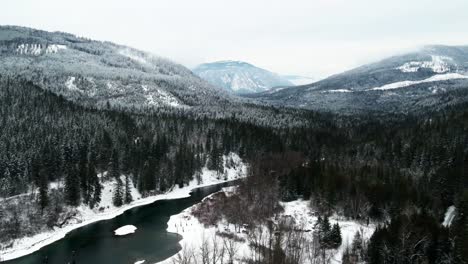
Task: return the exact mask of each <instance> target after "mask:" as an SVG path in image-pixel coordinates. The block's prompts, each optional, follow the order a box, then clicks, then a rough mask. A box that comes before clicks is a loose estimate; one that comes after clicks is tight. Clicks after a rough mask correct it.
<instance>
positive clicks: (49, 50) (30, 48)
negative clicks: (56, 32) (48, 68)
mask: <svg viewBox="0 0 468 264" xmlns="http://www.w3.org/2000/svg"><path fill="white" fill-rule="evenodd" d="M64 49H67V46H65V45H58V44H51V45H47V46H46V45H42V44H29V43H23V44H20V45H18V47H17V48H16V53H18V54H20V55H33V56H39V55H41V54H44V52H45V54H53V53H57V52H59V50H64Z"/></svg>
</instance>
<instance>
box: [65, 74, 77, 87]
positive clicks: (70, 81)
mask: <svg viewBox="0 0 468 264" xmlns="http://www.w3.org/2000/svg"><path fill="white" fill-rule="evenodd" d="M75 79H76V78H75V77H73V76H71V77H68V79H67V81H66V82H65V86H66V87H67V88H68V89H69V90H75V91H76V90H79V89H78V87H77V86H76V84H75Z"/></svg>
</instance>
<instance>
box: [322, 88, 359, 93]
mask: <svg viewBox="0 0 468 264" xmlns="http://www.w3.org/2000/svg"><path fill="white" fill-rule="evenodd" d="M351 92H353V91H351V90H348V89H336V90H328V91H323V92H322V93H351Z"/></svg>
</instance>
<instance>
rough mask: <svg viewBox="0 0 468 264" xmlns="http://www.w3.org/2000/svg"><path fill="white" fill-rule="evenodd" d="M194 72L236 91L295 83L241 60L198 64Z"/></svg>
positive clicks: (250, 91) (249, 90)
mask: <svg viewBox="0 0 468 264" xmlns="http://www.w3.org/2000/svg"><path fill="white" fill-rule="evenodd" d="M193 72H194V73H195V74H197V75H198V76H200V77H201V78H203V79H205V80H207V81H208V82H210V83H211V84H213V85H215V86H218V87H221V88H224V89H226V90H227V91H231V92H234V93H244V94H245V93H255V92H263V91H266V90H269V89H271V88H273V87H276V86H293V85H294V84H293V83H292V82H290V81H288V80H287V79H285V78H282V77H281V76H279V75H278V74H275V73H272V72H270V71H267V70H265V69H261V68H258V67H255V66H254V65H252V64H249V63H246V62H240V61H219V62H213V63H206V64H201V65H199V66H197V67H196V68H195V69H193Z"/></svg>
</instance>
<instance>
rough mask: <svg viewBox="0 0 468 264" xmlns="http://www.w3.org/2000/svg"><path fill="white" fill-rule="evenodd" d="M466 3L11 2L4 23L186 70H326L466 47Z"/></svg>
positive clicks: (322, 0)
mask: <svg viewBox="0 0 468 264" xmlns="http://www.w3.org/2000/svg"><path fill="white" fill-rule="evenodd" d="M466 10H468V1H465V0H447V1H431V0H413V1H403V0H395V1H375V0H353V1H349V0H289V1H284V0H255V1H252V0H237V1H219V0H198V1H188V0H185V1H184V0H171V1H167V0H156V1H155V0H139V1H122V0H112V1H111V0H103V1H92V0H82V1H80V2H76V1H75V2H73V4H71V3H70V1H63V0H44V1H34V0H15V1H8V2H5V3H2V10H1V11H0V23H2V24H15V25H24V26H31V27H35V28H41V29H46V30H60V31H67V32H71V33H75V34H78V35H82V36H87V37H91V38H95V39H100V40H111V41H114V42H118V43H122V44H128V45H131V46H134V47H136V48H140V49H144V50H148V51H152V52H155V53H157V54H159V55H162V56H164V57H168V58H171V59H173V60H176V61H178V62H180V63H183V64H185V65H188V66H194V65H195V64H197V63H201V62H206V61H211V60H219V59H236V60H246V61H249V62H252V63H254V64H257V65H260V66H262V67H266V68H268V69H271V70H273V71H277V72H280V73H291V74H294V73H296V74H315V73H319V74H330V73H334V72H337V71H342V70H345V69H348V68H350V67H354V66H356V65H359V64H361V63H365V62H368V61H370V60H374V59H376V58H379V57H381V56H383V55H387V54H390V53H393V52H394V51H401V50H407V49H410V48H414V47H416V46H419V45H424V44H432V43H441V44H468V35H467V34H466V25H467V24H468V16H466V14H465V13H466Z"/></svg>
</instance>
